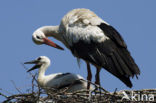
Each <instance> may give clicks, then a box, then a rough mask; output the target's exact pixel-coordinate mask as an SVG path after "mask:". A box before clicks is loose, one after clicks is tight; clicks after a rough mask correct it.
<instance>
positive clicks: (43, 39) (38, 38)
mask: <svg viewBox="0 0 156 103" xmlns="http://www.w3.org/2000/svg"><path fill="white" fill-rule="evenodd" d="M47 36H48V35H46V32H43V31H42V30H41V29H40V28H39V29H37V30H36V31H35V32H34V33H33V35H32V40H33V41H34V43H35V44H38V45H41V44H46V45H49V46H52V47H54V48H57V49H61V50H64V49H63V48H62V47H61V46H59V45H57V44H55V43H54V42H52V41H51V40H50V39H48V37H47Z"/></svg>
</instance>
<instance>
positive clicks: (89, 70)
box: [86, 62, 92, 89]
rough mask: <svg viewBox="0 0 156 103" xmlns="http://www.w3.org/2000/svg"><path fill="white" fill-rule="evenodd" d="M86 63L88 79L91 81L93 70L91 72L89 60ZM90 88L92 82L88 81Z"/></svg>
mask: <svg viewBox="0 0 156 103" xmlns="http://www.w3.org/2000/svg"><path fill="white" fill-rule="evenodd" d="M86 64H87V72H88V74H87V80H88V81H91V80H92V72H91V69H90V64H89V63H88V62H86ZM89 88H90V82H88V83H87V89H89Z"/></svg>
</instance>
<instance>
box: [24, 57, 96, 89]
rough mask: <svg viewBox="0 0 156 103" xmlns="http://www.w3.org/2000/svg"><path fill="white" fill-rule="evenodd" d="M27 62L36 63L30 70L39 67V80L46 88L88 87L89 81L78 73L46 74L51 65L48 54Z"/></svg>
mask: <svg viewBox="0 0 156 103" xmlns="http://www.w3.org/2000/svg"><path fill="white" fill-rule="evenodd" d="M25 64H36V65H35V66H34V67H32V68H31V69H29V70H28V72H29V71H31V70H34V69H37V68H39V71H38V79H37V81H38V83H39V85H40V86H41V87H43V88H44V89H46V88H47V89H48V90H49V89H50V88H53V89H63V88H65V87H67V88H68V89H67V91H66V92H75V91H78V90H86V89H87V82H86V81H85V80H84V78H83V77H82V76H80V75H78V74H77V75H76V74H72V73H54V74H50V75H45V71H46V69H47V68H48V67H49V66H50V59H49V58H48V57H46V56H40V57H38V58H37V59H36V60H33V61H30V62H26V63H25ZM81 79H82V80H81ZM83 80H84V81H83ZM93 88H94V87H93V86H91V88H90V90H93Z"/></svg>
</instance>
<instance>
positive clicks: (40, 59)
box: [24, 56, 50, 72]
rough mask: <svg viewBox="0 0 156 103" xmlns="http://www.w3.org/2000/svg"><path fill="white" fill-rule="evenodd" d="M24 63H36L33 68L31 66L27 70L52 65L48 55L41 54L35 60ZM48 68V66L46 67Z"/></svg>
mask: <svg viewBox="0 0 156 103" xmlns="http://www.w3.org/2000/svg"><path fill="white" fill-rule="evenodd" d="M24 64H36V65H35V66H33V67H32V68H30V69H29V70H28V71H27V72H30V71H32V70H35V69H38V68H40V67H41V66H42V65H45V66H49V65H50V59H49V58H48V57H46V56H40V57H38V58H37V59H35V60H32V61H29V62H25V63H24ZM45 69H46V68H45Z"/></svg>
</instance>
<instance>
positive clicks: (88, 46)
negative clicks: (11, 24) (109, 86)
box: [33, 9, 140, 87]
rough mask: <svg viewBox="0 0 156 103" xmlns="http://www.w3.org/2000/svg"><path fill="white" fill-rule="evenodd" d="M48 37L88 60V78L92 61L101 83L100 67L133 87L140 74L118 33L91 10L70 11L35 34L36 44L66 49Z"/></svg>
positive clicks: (78, 56)
mask: <svg viewBox="0 0 156 103" xmlns="http://www.w3.org/2000/svg"><path fill="white" fill-rule="evenodd" d="M38 31H41V32H38ZM49 36H51V37H54V38H56V39H57V40H59V41H61V42H62V43H63V44H64V45H65V46H66V47H67V48H68V49H70V50H71V52H72V54H73V55H74V56H75V57H77V58H78V59H79V58H80V59H83V60H85V62H86V64H87V71H88V77H87V79H88V80H89V81H90V80H91V77H92V74H91V70H90V63H91V64H93V65H94V66H95V67H96V68H97V72H96V82H95V83H96V84H100V78H99V72H100V70H101V68H105V69H106V70H107V71H108V72H110V73H111V74H113V75H114V76H116V77H117V78H119V79H120V80H121V81H122V82H124V83H125V84H126V85H127V86H128V87H132V83H131V81H130V77H133V76H135V75H136V76H137V75H138V74H140V70H139V68H138V66H137V65H136V63H135V61H134V60H133V58H132V57H131V55H130V52H129V51H128V49H127V45H126V43H125V42H124V40H123V38H122V37H121V35H120V34H119V32H118V31H117V30H116V29H115V28H113V27H112V26H111V25H109V24H108V23H107V22H105V21H104V20H102V19H101V18H100V17H98V16H97V15H96V14H95V13H93V12H92V11H90V10H89V9H74V10H71V11H70V12H68V13H67V14H66V15H65V16H64V17H63V18H62V20H61V23H60V25H59V26H44V27H41V28H39V29H37V30H36V31H35V32H34V33H33V41H34V42H35V43H36V44H47V45H50V46H52V47H55V48H58V49H63V48H62V47H60V46H59V45H57V44H55V43H53V42H52V41H50V40H49V39H48V38H47V37H49Z"/></svg>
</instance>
